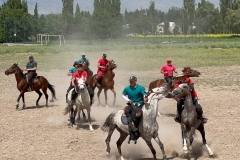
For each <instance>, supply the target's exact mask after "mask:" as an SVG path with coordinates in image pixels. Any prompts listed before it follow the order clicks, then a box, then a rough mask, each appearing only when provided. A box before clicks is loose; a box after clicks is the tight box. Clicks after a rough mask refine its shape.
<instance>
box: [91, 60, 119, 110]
mask: <svg viewBox="0 0 240 160" xmlns="http://www.w3.org/2000/svg"><path fill="white" fill-rule="evenodd" d="M115 68H117V64H116V63H115V62H114V61H113V60H110V61H109V63H108V64H107V66H106V69H105V72H104V74H103V76H102V80H101V85H100V86H98V85H97V74H95V75H94V76H93V77H92V78H91V81H90V87H91V88H92V89H93V91H94V89H95V88H96V87H98V93H97V97H98V105H101V102H100V100H99V95H100V94H101V92H102V89H104V95H105V105H106V107H108V105H107V90H108V89H110V90H111V91H112V92H113V94H114V100H113V105H115V102H116V92H115V90H114V80H113V77H114V76H113V73H112V72H113V69H115Z"/></svg>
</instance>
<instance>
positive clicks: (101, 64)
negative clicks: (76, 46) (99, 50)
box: [98, 58, 108, 72]
mask: <svg viewBox="0 0 240 160" xmlns="http://www.w3.org/2000/svg"><path fill="white" fill-rule="evenodd" d="M98 63H100V66H104V67H106V65H107V64H108V60H107V59H103V58H101V59H99V60H98ZM98 71H102V72H104V71H105V68H98Z"/></svg>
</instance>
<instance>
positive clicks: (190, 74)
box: [148, 66, 201, 98]
mask: <svg viewBox="0 0 240 160" xmlns="http://www.w3.org/2000/svg"><path fill="white" fill-rule="evenodd" d="M182 73H183V75H184V76H187V77H199V75H200V74H201V73H200V72H199V71H197V70H194V69H192V68H191V67H188V66H187V67H184V68H183V69H182ZM177 79H178V78H176V80H177ZM174 81H175V79H174V80H173V84H174ZM163 85H166V83H165V82H164V79H157V80H155V81H152V82H151V83H150V84H149V87H148V90H149V91H150V90H151V89H153V88H156V87H160V86H163ZM173 89H174V85H172V88H171V91H172V90H173ZM166 98H172V96H171V95H170V94H168V95H167V96H166Z"/></svg>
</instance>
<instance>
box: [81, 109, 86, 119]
mask: <svg viewBox="0 0 240 160" xmlns="http://www.w3.org/2000/svg"><path fill="white" fill-rule="evenodd" d="M82 115H83V119H84V121H87V118H86V114H85V113H84V111H83V110H82Z"/></svg>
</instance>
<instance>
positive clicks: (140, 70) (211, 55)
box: [0, 41, 240, 87]
mask: <svg viewBox="0 0 240 160" xmlns="http://www.w3.org/2000/svg"><path fill="white" fill-rule="evenodd" d="M238 45H239V42H237V41H234V42H216V43H214V42H209V43H187V44H139V45H118V44H113V43H108V44H104V45H65V46H61V47H60V46H57V45H49V46H27V47H26V46H11V47H9V46H4V45H1V46H0V70H2V71H4V70H6V69H7V68H8V67H10V66H11V64H13V63H19V66H20V67H21V68H23V67H24V66H25V64H26V62H27V61H28V56H29V55H34V57H35V59H36V61H37V62H38V68H39V70H41V71H51V72H53V70H66V71H67V70H68V69H69V68H70V67H71V66H72V63H73V61H75V60H78V59H79V58H80V57H81V53H82V52H85V53H87V57H88V58H89V59H90V63H91V66H90V67H92V68H96V63H97V59H99V58H100V57H101V55H102V53H106V54H107V55H108V58H109V59H114V60H115V62H116V63H117V64H118V68H117V69H116V71H115V72H116V73H117V74H118V72H119V73H125V74H122V75H121V76H123V77H128V76H129V75H133V74H135V75H137V76H138V77H139V79H140V83H143V84H145V85H146V86H147V84H148V83H149V82H150V81H151V80H153V79H156V78H159V77H161V76H162V75H160V73H159V69H160V67H161V66H162V65H163V64H165V63H166V58H168V57H171V58H172V59H173V64H174V65H175V66H177V68H178V70H179V71H180V70H181V68H182V67H184V66H191V67H193V68H202V67H208V68H209V72H210V73H207V74H212V75H221V76H225V74H226V73H228V72H229V70H224V69H225V68H229V66H238V67H237V69H234V68H235V67H233V69H232V70H231V75H228V76H227V77H234V78H235V79H236V80H235V81H233V82H231V81H229V80H228V79H227V80H226V79H225V80H224V79H222V78H221V77H218V79H215V80H214V83H213V82H212V80H211V79H201V78H199V79H197V80H196V81H197V82H198V83H199V82H201V83H202V84H211V85H212V86H213V87H215V86H220V85H226V86H238V84H239V81H238V79H239V78H238V75H239V74H240V71H238V70H239V69H240V68H239V66H240V50H239V48H240V47H239V46H238ZM216 67H220V68H221V69H222V72H221V69H220V71H214V70H212V69H215V68H216ZM94 72H96V71H95V69H94ZM235 73H236V74H235ZM63 76H64V75H63ZM230 82H231V83H230Z"/></svg>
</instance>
